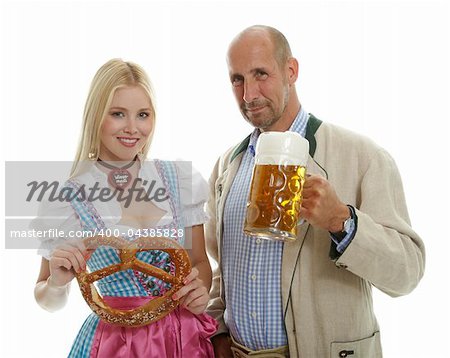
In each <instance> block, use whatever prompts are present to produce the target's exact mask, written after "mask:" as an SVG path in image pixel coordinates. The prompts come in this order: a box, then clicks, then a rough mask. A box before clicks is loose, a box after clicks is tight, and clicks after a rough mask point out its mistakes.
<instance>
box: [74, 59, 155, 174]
mask: <svg viewBox="0 0 450 358" xmlns="http://www.w3.org/2000/svg"><path fill="white" fill-rule="evenodd" d="M125 86H141V87H142V89H143V90H144V91H145V92H146V93H147V95H148V98H149V100H150V108H151V112H152V113H151V117H152V120H153V121H155V117H156V116H155V105H154V95H153V90H152V86H151V83H150V80H149V78H148V76H147V74H146V73H145V71H144V70H143V69H142V67H140V66H139V65H137V64H135V63H132V62H125V61H123V60H121V59H112V60H109V61H108V62H106V63H105V64H104V65H103V66H102V67H100V68H99V70H98V71H97V73H96V74H95V76H94V78H93V80H92V83H91V87H90V89H89V94H88V97H87V100H86V105H85V107H84V114H83V127H82V130H81V136H80V141H79V143H78V149H77V154H76V156H75V160H74V163H73V165H72V170H71V173H70V175H71V176H73V175H75V174H76V173H77V171H78V169H79V164H80V162H81V161H86V160H89V159H90V160H97V159H98V156H99V152H100V131H101V127H102V124H103V120H104V118H105V116H106V114H107V111H108V108H109V106H110V104H111V101H112V99H113V97H114V94H115V92H116V90H117V89H118V88H121V87H125ZM154 128H155V126H154V125H153V128H152V132H151V134H150V135H149V138H148V141H147V143H145V145H144V147H143V148H142V152H141V153H140V154H139V155H140V156H141V157H142V158H145V157H146V156H147V153H148V150H149V148H150V144H151V141H152V137H153V133H154Z"/></svg>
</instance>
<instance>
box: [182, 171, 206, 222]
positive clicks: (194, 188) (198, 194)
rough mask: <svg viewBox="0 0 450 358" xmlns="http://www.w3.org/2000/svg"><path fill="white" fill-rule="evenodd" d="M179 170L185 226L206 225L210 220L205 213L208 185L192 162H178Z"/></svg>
mask: <svg viewBox="0 0 450 358" xmlns="http://www.w3.org/2000/svg"><path fill="white" fill-rule="evenodd" d="M177 169H178V177H179V186H180V199H181V200H180V201H181V210H182V212H183V213H182V217H183V222H184V225H185V226H186V227H191V226H194V225H201V224H204V223H205V222H206V221H207V220H208V216H207V215H206V212H205V203H206V201H207V200H208V184H207V183H206V180H205V179H204V178H203V177H202V175H201V174H200V173H199V172H198V171H197V170H196V169H195V168H194V167H193V166H192V164H191V162H177Z"/></svg>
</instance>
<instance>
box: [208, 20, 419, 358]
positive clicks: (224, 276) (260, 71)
mask: <svg viewBox="0 0 450 358" xmlns="http://www.w3.org/2000/svg"><path fill="white" fill-rule="evenodd" d="M227 62H228V69H229V75H230V80H231V83H232V86H233V92H234V94H235V97H236V100H237V102H238V104H239V107H240V110H241V113H242V115H243V116H244V118H245V119H246V120H247V121H248V122H250V123H251V124H252V125H253V126H254V127H255V130H254V131H253V133H252V134H251V135H250V136H249V137H247V138H246V139H245V140H244V141H243V142H241V143H239V144H238V145H237V146H234V147H232V148H231V149H230V150H228V151H227V152H226V153H225V154H224V155H223V156H222V157H221V158H220V159H219V160H218V162H217V164H216V166H215V168H214V172H213V174H212V176H211V179H210V185H211V197H210V201H209V202H208V211H209V215H210V221H209V223H208V224H207V226H206V237H207V246H208V250H209V254H210V255H211V257H212V258H213V259H214V260H216V261H217V263H218V268H217V269H216V271H215V273H214V279H213V287H212V291H211V298H212V299H211V302H210V305H209V308H208V312H209V313H210V314H211V315H212V316H213V317H215V318H216V319H217V320H218V321H219V330H218V334H217V335H216V336H215V337H214V338H213V343H214V346H215V351H216V356H217V357H231V356H232V354H234V356H235V357H245V356H247V355H250V354H251V356H252V357H253V354H255V353H256V352H255V351H258V353H259V356H261V357H285V356H289V355H290V357H303V358H321V357H347V356H348V357H352V355H353V356H354V357H364V358H369V357H381V355H382V353H381V344H380V336H379V328H378V324H377V321H376V318H375V315H374V313H373V307H372V294H371V289H372V286H375V287H377V288H378V289H380V290H382V291H384V292H385V293H387V294H388V295H390V296H393V297H395V296H400V295H405V294H407V293H409V292H411V291H412V290H413V289H414V288H415V286H416V285H417V284H418V282H419V281H420V279H421V277H422V275H423V271H424V262H425V251H424V246H423V243H422V241H421V239H420V238H419V236H418V235H417V234H416V233H415V232H414V231H413V230H412V228H411V226H410V223H409V217H408V212H407V208H406V204H405V199H404V194H403V189H402V184H401V179H400V175H399V173H398V170H397V168H396V166H395V163H394V161H393V160H392V158H391V157H390V156H389V154H388V153H386V151H384V150H383V149H382V148H380V147H378V146H376V145H375V144H374V143H373V142H371V141H370V140H368V139H367V138H364V137H362V136H358V135H356V134H354V133H351V132H349V131H347V130H344V129H342V128H338V127H336V126H333V125H331V124H328V123H322V122H321V121H320V120H319V119H317V118H316V117H314V116H313V115H311V114H308V113H307V112H305V110H304V109H303V108H302V107H301V105H300V102H299V99H298V97H297V94H296V90H295V82H296V80H297V76H298V63H297V61H296V59H295V58H293V57H292V55H291V50H290V48H289V44H288V42H287V41H286V39H285V37H284V36H283V35H282V34H281V33H280V32H279V31H278V30H276V29H273V28H271V27H267V26H252V27H250V28H247V29H245V30H244V31H242V32H241V33H240V34H239V35H238V36H237V37H236V38H235V39H234V40H233V41H232V43H231V45H230V47H229V50H228V56H227ZM287 130H289V131H295V132H298V133H299V134H301V135H303V136H304V137H306V139H308V141H309V144H310V158H309V162H308V167H307V170H308V173H309V176H308V178H307V180H306V183H305V186H304V191H303V202H302V206H301V216H302V218H303V219H305V222H304V223H303V224H299V226H298V235H297V240H296V241H295V242H293V243H283V242H280V241H270V240H261V239H254V238H251V237H248V236H245V235H244V234H243V231H242V228H243V222H244V218H245V212H246V202H247V198H248V193H249V188H250V181H251V174H252V170H253V165H254V158H253V156H254V148H255V144H256V141H257V138H258V135H259V134H260V133H261V132H264V131H287Z"/></svg>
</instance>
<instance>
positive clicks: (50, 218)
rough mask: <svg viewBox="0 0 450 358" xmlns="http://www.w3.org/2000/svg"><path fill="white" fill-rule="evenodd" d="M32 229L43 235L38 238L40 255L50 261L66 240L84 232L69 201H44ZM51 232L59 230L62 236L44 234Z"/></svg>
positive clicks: (31, 226)
mask: <svg viewBox="0 0 450 358" xmlns="http://www.w3.org/2000/svg"><path fill="white" fill-rule="evenodd" d="M30 228H31V229H34V230H35V231H37V232H40V233H42V236H41V237H39V238H38V240H39V249H38V252H37V253H38V255H41V256H43V257H44V258H46V259H47V260H49V259H50V256H51V253H52V251H53V249H54V248H55V247H56V246H58V245H60V244H62V243H63V242H64V241H65V240H67V239H70V237H69V236H71V235H76V233H77V232H80V231H81V230H82V228H81V224H80V221H79V218H78V215H77V214H76V213H75V211H74V210H73V208H72V206H71V204H70V202H68V201H63V202H61V201H59V200H57V201H53V202H49V201H48V200H43V201H42V202H41V203H40V205H39V208H38V213H37V216H36V218H34V219H33V220H32V221H31V223H30ZM50 230H58V232H59V233H61V234H62V235H61V236H58V237H50V235H45V234H44V233H48V232H50Z"/></svg>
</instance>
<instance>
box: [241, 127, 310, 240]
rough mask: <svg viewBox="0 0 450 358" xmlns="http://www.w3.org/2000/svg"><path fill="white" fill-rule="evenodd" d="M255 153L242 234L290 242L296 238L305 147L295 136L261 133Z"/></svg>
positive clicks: (304, 172) (305, 160)
mask: <svg viewBox="0 0 450 358" xmlns="http://www.w3.org/2000/svg"><path fill="white" fill-rule="evenodd" d="M255 152H256V153H255V167H254V169H253V175H252V182H251V186H250V194H249V198H248V202H247V215H246V218H245V223H244V232H245V234H247V235H250V236H255V237H261V238H265V239H273V240H283V241H293V240H295V239H296V238H297V224H298V221H299V214H300V205H301V202H302V190H303V185H304V183H305V176H306V163H307V161H308V153H309V143H308V141H307V140H306V139H305V138H303V137H302V136H301V135H299V134H298V133H295V132H264V133H261V134H260V136H259V138H258V142H257V144H256V151H255Z"/></svg>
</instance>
